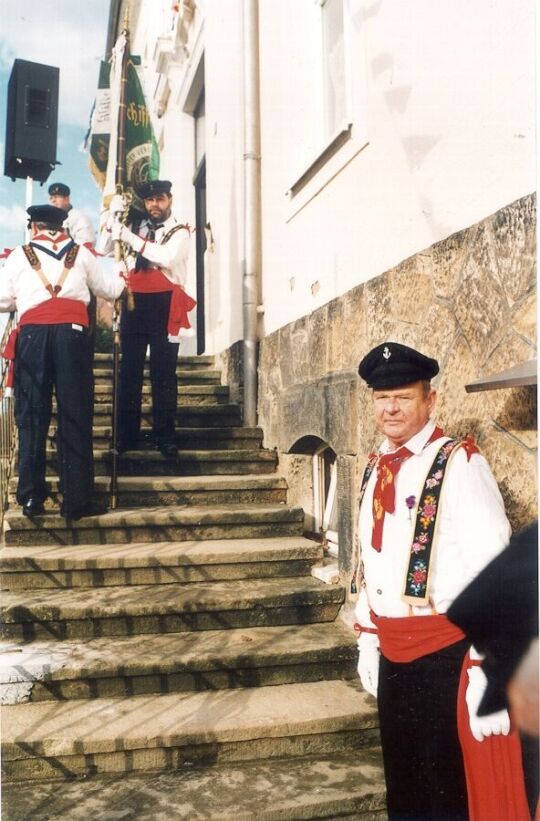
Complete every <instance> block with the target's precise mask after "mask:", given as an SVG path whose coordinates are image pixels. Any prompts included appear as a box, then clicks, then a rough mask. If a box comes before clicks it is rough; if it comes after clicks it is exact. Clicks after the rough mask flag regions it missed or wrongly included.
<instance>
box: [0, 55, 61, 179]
mask: <svg viewBox="0 0 540 821" xmlns="http://www.w3.org/2000/svg"><path fill="white" fill-rule="evenodd" d="M59 76H60V71H59V69H58V68H55V67H54V66H46V65H43V64H41V63H32V62H30V61H29V60H15V61H14V63H13V68H12V70H11V75H10V78H9V83H8V95H7V116H6V153H5V158H4V174H5V175H6V177H11V179H12V180H15V179H17V178H19V179H24V178H26V177H32V178H33V179H35V180H38V181H39V182H41V183H44V182H45V180H46V179H47V178H48V176H49V174H50V173H51V171H52V170H53V169H54V167H55V165H57V164H58V163H57V159H56V139H57V133H58V85H59Z"/></svg>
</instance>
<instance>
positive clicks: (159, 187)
mask: <svg viewBox="0 0 540 821" xmlns="http://www.w3.org/2000/svg"><path fill="white" fill-rule="evenodd" d="M171 188H172V182H170V181H169V180H148V181H147V182H143V183H142V184H141V185H140V186H139V187H138V188H137V194H138V195H139V197H141V199H143V200H146V199H148V197H152V196H154V195H155V194H170V193H171Z"/></svg>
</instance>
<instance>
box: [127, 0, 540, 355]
mask: <svg viewBox="0 0 540 821" xmlns="http://www.w3.org/2000/svg"><path fill="white" fill-rule="evenodd" d="M158 5H159V3H157V2H150V0H142V2H141V16H140V18H139V20H138V22H137V32H136V35H135V43H140V48H139V50H140V51H141V53H143V48H144V46H145V44H146V53H147V55H149V54H151V53H152V50H153V40H154V38H155V36H156V31H155V29H156V26H157V23H156V19H157V16H156V7H157V6H158ZM346 5H347V7H348V9H349V25H350V28H349V32H348V49H349V58H350V67H351V84H350V108H351V120H352V130H351V138H350V139H349V140H348V141H346V142H345V144H344V145H342V147H341V148H340V149H339V150H338V151H337V153H335V154H334V156H333V157H332V158H331V159H330V160H329V161H328V162H327V163H326V165H324V166H323V167H322V169H321V170H320V171H319V172H318V173H317V174H316V175H315V176H314V178H313V179H312V180H311V181H310V182H309V183H308V184H307V185H306V186H305V187H304V188H303V189H301V190H300V191H299V193H298V194H297V195H296V196H295V197H293V198H291V197H290V196H287V191H288V190H289V188H290V187H291V185H292V184H293V183H294V182H295V180H296V179H297V178H298V176H299V175H300V173H301V172H302V171H303V170H304V169H305V168H306V167H307V166H308V165H309V164H310V163H311V161H312V160H313V159H314V158H315V156H316V155H317V152H318V151H320V150H321V149H322V148H323V147H324V140H323V138H322V135H321V132H320V126H319V122H320V111H321V91H320V57H319V39H318V38H319V29H318V25H319V24H318V15H319V14H320V7H319V5H318V4H317V2H315V0H294V2H291V0H260V50H261V100H262V103H261V119H262V197H263V199H262V206H263V271H262V300H263V305H264V318H263V323H262V330H263V333H270V332H272V331H273V330H275V329H276V328H278V327H280V326H281V325H284V324H286V323H288V322H290V321H292V320H293V319H295V318H296V317H300V316H303V315H304V314H306V313H310V312H311V311H312V310H313V309H315V308H316V307H318V306H320V305H321V304H323V303H325V302H327V301H329V300H330V299H332V298H334V297H336V296H338V295H339V294H342V293H344V292H345V291H347V290H349V289H350V288H352V287H354V286H355V285H357V284H359V283H361V282H363V281H366V280H368V279H370V278H372V277H374V276H377V275H378V274H380V273H382V272H383V271H385V270H387V269H388V268H390V267H392V266H393V265H395V264H396V263H398V262H400V261H401V260H403V259H405V258H407V257H409V256H410V255H412V254H414V253H415V252H418V251H419V250H421V249H423V248H426V247H428V246H430V245H431V244H432V243H434V242H436V241H438V240H440V239H442V238H444V237H446V236H448V235H449V234H451V233H453V232H455V231H457V230H459V229H461V228H465V227H467V226H469V225H471V224H473V223H475V222H476V221H478V220H480V219H482V218H483V217H486V216H487V215H489V214H491V213H493V212H494V211H496V210H497V209H499V208H501V207H502V206H504V205H506V204H508V203H510V202H512V201H513V200H515V199H517V198H519V197H521V196H523V195H525V194H527V193H530V192H531V191H532V190H534V187H535V145H534V5H533V3H532V0H517V2H510V0H474V2H473V3H471V2H470V0H437V2H434V0H409V1H408V2H404V1H401V2H395V0H394V1H392V0H346ZM163 8H164V9H166V8H170V4H169V2H168V0H167V2H165V0H164V4H163ZM203 16H205V19H204V30H203V32H202V34H203V42H204V51H205V89H206V146H207V199H208V202H207V210H208V219H209V221H210V223H211V225H212V231H213V236H214V240H215V245H214V253H213V254H211V255H209V256H208V271H207V279H208V288H207V294H206V299H207V351H208V352H209V353H212V352H219V351H221V350H223V349H225V348H227V347H228V346H229V345H230V344H232V342H234V341H235V340H237V339H239V338H241V336H242V251H243V240H242V230H243V229H242V224H243V189H242V157H243V116H242V84H243V80H242V37H243V34H242V3H241V0H219V1H218V0H206V2H200V3H198V8H197V11H196V16H195V19H194V23H193V25H192V27H191V29H190V41H189V42H188V52H190V48H191V47H192V46H193V44H194V40H195V38H196V36H197V32H199V34H200V29H199V28H198V27H200V25H201V20H202V17H203ZM151 40H152V43H151V44H150V41H151ZM188 70H189V59H188V60H187V61H184V63H183V64H182V65H178V66H171V67H170V69H169V73H170V80H171V88H172V92H171V96H170V98H169V103H168V107H167V110H166V113H165V115H164V116H163V117H162V118H161V120H160V124H159V131H160V133H162V142H163V152H162V173H163V174H164V175H166V176H168V177H170V179H172V180H173V182H174V184H175V200H176V206H177V208H176V210H177V214H178V216H180V217H181V218H187V219H190V221H192V220H193V208H194V193H193V185H192V174H193V121H192V118H191V117H190V116H189V115H188V114H185V113H183V112H182V111H181V110H180V108H179V104H178V99H179V98H178V93H177V92H178V89H179V88H180V86H181V84H182V78H183V77H184V75H185V74H186V72H187V71H188ZM156 78H157V75H155V74H154V75H153V76H152V74H151V72H150V73H149V77H148V84H147V88H148V89H149V91H150V92H151V93H153V88H154V87H155V82H156ZM178 206H181V213H180V212H179V210H178Z"/></svg>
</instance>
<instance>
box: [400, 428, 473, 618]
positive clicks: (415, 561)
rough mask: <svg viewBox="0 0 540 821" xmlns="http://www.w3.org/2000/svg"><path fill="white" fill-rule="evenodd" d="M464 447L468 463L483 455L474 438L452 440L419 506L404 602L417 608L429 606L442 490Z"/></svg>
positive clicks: (438, 459) (440, 456) (443, 450)
mask: <svg viewBox="0 0 540 821" xmlns="http://www.w3.org/2000/svg"><path fill="white" fill-rule="evenodd" d="M460 447H463V448H464V449H465V450H466V453H467V460H469V459H470V458H471V456H472V454H473V453H478V452H479V451H478V448H477V447H476V445H475V444H474V442H473V441H472V439H471V437H467V439H466V440H464V441H457V440H455V439H450V440H449V441H447V442H445V443H444V445H442V446H441V447H440V448H439V450H438V451H437V455H436V456H435V459H434V461H433V463H432V465H431V467H430V469H429V471H428V475H427V478H426V481H425V484H424V488H423V490H422V495H421V497H420V501H419V503H418V512H417V514H416V524H415V528H414V536H413V541H412V545H411V555H410V558H409V565H408V567H407V575H406V579H405V589H404V591H403V595H402V599H403V601H404V602H406V603H407V604H411V605H416V606H422V605H425V604H429V591H428V586H429V571H430V562H431V557H432V553H433V543H434V537H435V528H436V523H437V516H438V513H439V501H440V497H441V490H442V485H443V480H444V476H445V473H446V468H447V467H448V463H449V461H450V457H451V455H452V454H453V453H455V452H456V451H457V450H458V449H459V448H460Z"/></svg>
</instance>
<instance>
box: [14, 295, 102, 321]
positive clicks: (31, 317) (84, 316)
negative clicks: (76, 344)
mask: <svg viewBox="0 0 540 821" xmlns="http://www.w3.org/2000/svg"><path fill="white" fill-rule="evenodd" d="M63 322H73V323H74V324H76V325H84V327H85V328H88V310H87V308H86V305H85V304H84V302H80V301H79V300H78V299H68V298H67V297H56V298H55V299H46V300H45V302H41V303H40V304H39V305H36V306H34V308H29V309H28V311H25V312H24V314H23V315H22V316H21V318H20V320H19V325H60V324H61V323H63Z"/></svg>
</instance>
